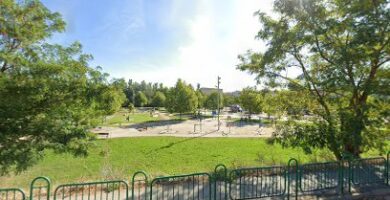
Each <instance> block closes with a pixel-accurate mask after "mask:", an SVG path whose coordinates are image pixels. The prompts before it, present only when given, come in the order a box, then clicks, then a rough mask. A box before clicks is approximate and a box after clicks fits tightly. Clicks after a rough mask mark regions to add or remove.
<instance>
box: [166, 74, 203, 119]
mask: <svg viewBox="0 0 390 200" xmlns="http://www.w3.org/2000/svg"><path fill="white" fill-rule="evenodd" d="M197 101H198V98H197V96H196V94H195V91H194V89H193V88H192V87H191V86H190V85H187V84H186V83H185V82H183V81H182V80H181V79H179V80H178V81H177V82H176V85H175V86H174V87H173V88H171V89H170V90H169V92H168V96H167V100H166V106H165V107H166V108H167V110H168V111H169V112H171V113H173V112H177V113H180V118H181V116H182V114H183V113H185V112H194V111H195V110H196V108H197V105H198V102H197Z"/></svg>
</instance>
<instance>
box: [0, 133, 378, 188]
mask: <svg viewBox="0 0 390 200" xmlns="http://www.w3.org/2000/svg"><path fill="white" fill-rule="evenodd" d="M374 153H375V152H374ZM291 157H294V158H297V159H299V160H300V161H301V162H316V161H325V160H332V159H333V156H332V155H331V153H329V152H327V151H324V150H321V151H315V152H314V153H313V154H311V155H305V154H304V153H303V151H302V150H300V149H292V148H288V149H283V148H282V147H281V146H280V145H272V144H268V143H267V142H266V140H265V139H258V138H175V137H142V138H141V137H140V138H121V139H110V140H98V141H96V145H95V146H94V147H92V148H91V153H90V155H89V156H88V157H86V158H74V157H72V156H71V155H67V154H62V155H55V154H53V153H51V152H47V154H46V157H45V159H44V160H43V161H41V162H40V163H39V164H38V165H36V166H34V167H32V168H31V169H29V170H28V171H26V172H23V173H22V174H19V175H17V176H10V177H1V178H0V187H4V186H8V187H11V186H12V187H17V186H19V187H26V186H27V185H28V184H29V182H30V181H31V180H32V179H33V178H34V177H36V176H48V177H50V178H51V180H52V182H53V183H54V184H60V183H67V182H77V181H88V180H102V179H104V178H109V179H116V178H120V179H130V177H131V175H132V173H134V172H135V171H138V170H144V171H146V172H148V173H149V174H150V175H152V176H153V177H155V176H159V175H168V174H169V175H173V174H181V173H191V172H202V171H206V172H207V171H208V172H210V171H212V170H213V168H214V166H215V165H217V164H219V163H223V164H225V165H226V166H227V167H228V168H230V169H231V168H236V167H244V166H261V165H272V164H286V163H287V161H288V159H289V158H291Z"/></svg>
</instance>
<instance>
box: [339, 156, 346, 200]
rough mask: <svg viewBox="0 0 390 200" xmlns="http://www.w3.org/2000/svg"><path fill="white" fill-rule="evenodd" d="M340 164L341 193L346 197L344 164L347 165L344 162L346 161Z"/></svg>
mask: <svg viewBox="0 0 390 200" xmlns="http://www.w3.org/2000/svg"><path fill="white" fill-rule="evenodd" d="M339 162H340V166H339V184H340V192H341V195H344V164H345V161H344V159H341V160H340V161H339Z"/></svg>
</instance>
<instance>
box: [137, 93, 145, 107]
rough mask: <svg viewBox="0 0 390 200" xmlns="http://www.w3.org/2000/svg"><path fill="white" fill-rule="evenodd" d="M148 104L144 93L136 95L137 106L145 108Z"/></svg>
mask: <svg viewBox="0 0 390 200" xmlns="http://www.w3.org/2000/svg"><path fill="white" fill-rule="evenodd" d="M146 104H148V98H147V97H146V95H145V94H144V93H143V92H141V91H139V92H138V93H137V94H136V95H135V106H137V107H142V106H145V105H146Z"/></svg>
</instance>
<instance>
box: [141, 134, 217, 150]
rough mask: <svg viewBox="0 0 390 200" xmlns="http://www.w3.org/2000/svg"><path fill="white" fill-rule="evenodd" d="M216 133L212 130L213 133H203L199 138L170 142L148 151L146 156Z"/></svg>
mask: <svg viewBox="0 0 390 200" xmlns="http://www.w3.org/2000/svg"><path fill="white" fill-rule="evenodd" d="M215 132H217V130H214V131H210V132H207V133H204V134H201V135H199V136H196V137H189V138H185V139H182V140H180V141H177V142H171V143H169V144H167V145H164V146H161V147H158V148H156V149H153V150H151V151H149V152H148V153H147V154H151V153H152V152H156V151H159V150H163V149H169V148H171V147H173V146H175V145H177V144H181V143H185V142H188V141H191V140H195V139H198V138H201V137H203V136H206V135H208V134H212V133H215Z"/></svg>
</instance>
